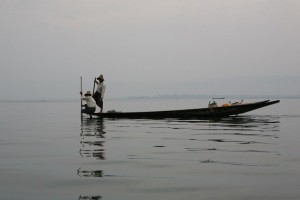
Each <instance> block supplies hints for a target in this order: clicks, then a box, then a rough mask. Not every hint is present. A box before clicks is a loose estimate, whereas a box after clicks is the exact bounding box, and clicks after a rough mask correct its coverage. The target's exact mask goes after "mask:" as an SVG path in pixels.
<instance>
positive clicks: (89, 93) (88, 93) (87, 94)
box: [84, 91, 92, 96]
mask: <svg viewBox="0 0 300 200" xmlns="http://www.w3.org/2000/svg"><path fill="white" fill-rule="evenodd" d="M84 96H92V93H91V91H87V92H86V93H85V94H84Z"/></svg>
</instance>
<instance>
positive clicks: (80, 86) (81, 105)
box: [80, 76, 82, 118]
mask: <svg viewBox="0 0 300 200" xmlns="http://www.w3.org/2000/svg"><path fill="white" fill-rule="evenodd" d="M80 92H81V94H82V76H80ZM80 117H81V118H82V99H81V95H80Z"/></svg>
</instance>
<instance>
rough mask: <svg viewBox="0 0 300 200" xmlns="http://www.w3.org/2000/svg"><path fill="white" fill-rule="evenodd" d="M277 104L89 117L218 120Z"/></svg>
mask: <svg viewBox="0 0 300 200" xmlns="http://www.w3.org/2000/svg"><path fill="white" fill-rule="evenodd" d="M279 102H280V101H279V100H276V101H270V100H266V101H260V102H255V103H243V104H233V105H228V106H221V107H210V108H198V109H186V110H168V111H149V112H107V113H93V114H91V115H92V116H97V117H100V118H218V117H227V116H231V115H238V114H242V113H245V112H249V111H252V110H256V109H259V108H262V107H265V106H269V105H272V104H276V103H279Z"/></svg>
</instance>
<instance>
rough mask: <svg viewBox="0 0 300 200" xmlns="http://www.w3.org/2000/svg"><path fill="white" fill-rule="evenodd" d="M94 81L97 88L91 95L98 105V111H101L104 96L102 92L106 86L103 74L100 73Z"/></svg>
mask: <svg viewBox="0 0 300 200" xmlns="http://www.w3.org/2000/svg"><path fill="white" fill-rule="evenodd" d="M97 80H98V81H99V82H98V81H96V80H95V83H96V84H98V87H97V90H96V92H95V94H94V95H93V98H94V99H95V101H96V104H97V106H99V107H100V113H102V111H103V97H104V93H105V88H106V86H105V85H104V78H103V75H102V74H101V75H100V76H99V77H98V78H97Z"/></svg>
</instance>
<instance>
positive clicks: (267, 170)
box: [0, 99, 300, 200]
mask: <svg viewBox="0 0 300 200" xmlns="http://www.w3.org/2000/svg"><path fill="white" fill-rule="evenodd" d="M208 101H209V100H205V99H200V100H197V99H193V100H188V99H184V100H180V99H173V100H172V99H168V100H106V101H105V103H104V104H105V108H104V110H106V111H107V110H120V111H139V110H141V111H144V110H163V109H165V110H168V109H181V108H197V107H206V106H207V103H208ZM244 101H246V102H247V101H248V102H252V101H254V100H244ZM299 124H300V100H299V99H283V100H282V101H281V102H280V103H279V104H275V105H272V106H270V107H266V108H262V109H259V110H256V111H252V112H249V113H245V114H243V115H240V116H237V117H230V118H222V119H215V120H209V119H207V120H203V119H202V120H200V119H193V120H180V119H161V120H149V119H134V120H132V119H114V120H111V119H102V120H101V119H96V118H94V119H90V118H88V117H84V118H83V119H82V118H81V117H80V103H79V102H47V101H46V102H0V177H1V181H0V199H14V200H19V199H20V200H21V199H22V200H23V199H31V200H37V199H43V200H48V199H49V200H50V199H51V200H52V199H56V200H57V199H64V200H67V199H70V200H81V199H82V200H83V199H103V200H116V199H122V200H129V199H130V200H133V199H144V200H148V199H149V200H150V199H172V200H182V199H189V200H193V199H195V200H199V199H204V200H215V199H222V200H224V199H231V200H235V199H236V200H240V199H247V200H248V199H264V200H265V199H272V200H274V199H275V200H276V199H278V200H281V199H295V200H296V199H299V198H300V165H299V164H300V146H299V143H300V135H299Z"/></svg>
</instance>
